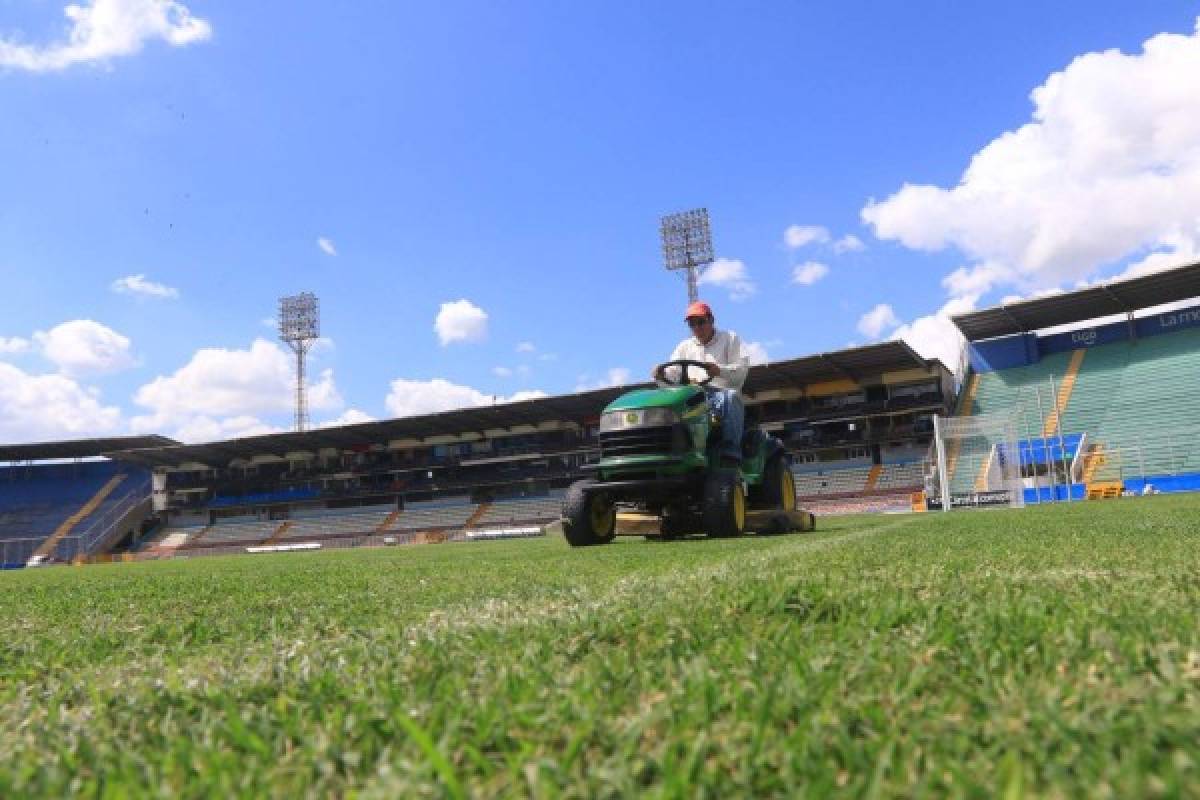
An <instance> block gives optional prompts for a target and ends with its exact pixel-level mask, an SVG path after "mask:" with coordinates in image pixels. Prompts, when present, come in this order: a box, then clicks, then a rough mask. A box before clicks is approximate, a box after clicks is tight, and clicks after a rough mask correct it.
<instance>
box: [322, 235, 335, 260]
mask: <svg viewBox="0 0 1200 800" xmlns="http://www.w3.org/2000/svg"><path fill="white" fill-rule="evenodd" d="M317 247H319V248H321V252H322V253H324V254H325V255H327V256H336V255H337V248H336V247H334V246H333V241H332V240H331V239H326V238H325V237H324V236H320V237H318V238H317Z"/></svg>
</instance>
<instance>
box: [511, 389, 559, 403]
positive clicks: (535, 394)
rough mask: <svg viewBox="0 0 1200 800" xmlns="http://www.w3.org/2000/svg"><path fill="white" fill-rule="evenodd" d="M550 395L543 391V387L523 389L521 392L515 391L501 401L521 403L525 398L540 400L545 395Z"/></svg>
mask: <svg viewBox="0 0 1200 800" xmlns="http://www.w3.org/2000/svg"><path fill="white" fill-rule="evenodd" d="M549 396H550V395H548V394H546V393H545V392H543V391H542V390H541V389H522V390H521V391H519V392H514V393H513V394H511V395H509V396H508V397H507V398H505V399H503V400H502V401H501V402H504V403H520V402H522V401H524V400H540V399H541V398H543V397H549Z"/></svg>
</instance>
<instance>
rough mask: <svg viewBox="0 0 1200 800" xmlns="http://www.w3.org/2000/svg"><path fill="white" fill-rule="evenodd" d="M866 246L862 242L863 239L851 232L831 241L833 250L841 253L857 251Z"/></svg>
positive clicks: (864, 248)
mask: <svg viewBox="0 0 1200 800" xmlns="http://www.w3.org/2000/svg"><path fill="white" fill-rule="evenodd" d="M866 249H867V246H866V245H865V244H863V240H862V239H860V238H858V237H857V236H855V235H854V234H853V233H847V234H846V235H845V236H843V237H842V238H840V239H838V240H837V241H836V242H834V243H833V252H835V253H837V254H838V255H841V254H842V253H857V252H859V251H860V250H866Z"/></svg>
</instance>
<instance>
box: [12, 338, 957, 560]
mask: <svg viewBox="0 0 1200 800" xmlns="http://www.w3.org/2000/svg"><path fill="white" fill-rule="evenodd" d="M630 388H633V387H630V386H621V387H610V388H605V389H598V390H593V391H588V392H582V393H578V394H571V395H564V396H557V397H545V398H539V399H533V400H526V401H521V402H516V403H506V404H499V405H494V406H485V407H479V408H467V409H460V410H454V411H445V412H440V413H435V414H426V415H421V416H414V417H405V418H400V419H392V420H384V421H379V422H368V423H361V424H355V425H347V426H341V427H334V428H324V429H318V430H310V431H304V432H295V433H280V434H271V435H263V436H254V437H247V438H242V439H235V440H229V441H221V442H211V443H204V444H180V443H178V442H174V441H171V440H168V439H164V438H162V437H150V438H147V439H119V440H107V441H105V440H98V441H96V442H93V443H90V444H89V446H84V443H59V444H49V445H23V446H18V447H10V448H7V450H0V458H4V454H5V453H7V454H8V458H7V459H6V460H10V461H21V462H24V463H21V464H14V465H13V466H11V467H9V468H8V472H7V473H6V474H7V475H8V476H9V477H10V478H12V479H13V480H16V479H17V478H18V476H24V478H25V479H26V480H31V479H32V476H34V475H35V474H38V473H39V471H42V470H45V471H47V472H46V475H47V476H49V474H50V473H51V472H52V471H53V470H64V469H65V470H68V472H69V473H70V474H71V475H76V476H78V479H77V480H75V481H71V480H69V479H68V478H66V477H64V479H63V482H62V484H61V485H58V484H56V487H57V488H56V489H55V491H56V492H58V493H57V494H55V495H54V496H53V497H52V498H50V499H49V500H48V502H47V503H45V504H43V505H39V508H44V510H45V511H46V513H47V514H49V513H50V511H49V509H50V507H51V506H53V507H54V508H55V509H56V511H55V512H54V513H55V514H59V515H61V517H62V519H61V520H58V521H54V520H56V519H58V518H57V517H55V518H54V519H50V518H49V517H48V518H47V519H46V520H44V521H41V522H39V526H38V527H37V528H36V529H34V528H30V527H29V526H28V525H26V524H24V523H23V522H21V521H20V520H22V519H24V517H23V516H22V515H26V516H27V515H28V514H29V513H30V512H31V507H32V505H34V504H33V503H32V501H30V502H27V503H25V504H24V505H22V503H23V502H25V501H23V500H22V499H21V498H22V497H33V496H34V494H30V493H29V492H32V491H33V485H32V483H26V484H24V487H25V488H24V489H23V490H22V492H20V493H17V494H15V495H13V496H11V497H7V498H4V500H5V501H6V506H0V508H6V507H7V508H8V509H10V510H11V515H12V516H8V517H0V530H5V531H7V530H12V531H13V532H14V535H13V537H12V538H13V539H17V538H20V539H21V540H22V541H23V545H22V546H23V547H24V549H18V548H16V547H15V546H14V548H13V555H12V556H11V557H6V562H8V563H11V564H13V565H19V564H22V563H27V562H28V561H29V559H31V558H33V557H34V556H35V555H37V554H41V555H42V556H43V557H44V558H45V560H53V561H68V560H72V559H77V558H85V557H87V558H92V557H101V558H103V557H107V556H111V555H113V554H130V555H129V556H126V557H140V558H152V557H181V556H191V555H203V554H213V553H225V552H243V551H245V550H247V549H248V548H254V549H262V548H266V549H289V548H300V547H309V546H313V545H320V546H322V547H330V546H358V545H365V544H401V543H408V542H429V541H446V540H467V539H477V538H494V537H498V536H521V535H531V534H534V533H537V532H539V531H540V529H541V526H544V525H545V524H546V523H547V522H550V521H553V520H556V519H558V517H559V516H560V510H561V502H562V494H563V492H564V490H565V488H566V487H567V486H568V485H569V484H570V483H571V482H572V481H574V480H576V479H578V478H579V477H581V476H582V474H583V473H582V470H581V467H582V466H583V465H585V464H587V463H588V462H589V461H592V460H594V459H596V458H597V457H598V456H599V444H598V436H597V432H598V427H599V416H600V412H601V410H602V409H603V408H604V406H605V405H607V404H608V403H609V402H611V401H612V400H613V399H614V398H616V397H617V396H618V395H619V394H622V393H623V392H625V391H628V390H629V389H630ZM744 395H745V398H746V406H747V419H748V422H750V423H752V424H754V423H757V424H761V425H763V426H764V427H765V428H766V429H768V430H769V431H771V432H772V433H773V434H774V435H776V436H779V437H780V438H781V439H783V441H784V443H785V445H786V446H787V447H788V449H789V450H790V451H791V452H792V454H793V458H794V472H795V476H796V485H797V495H798V496H799V497H800V499H801V501H802V502H803V503H804V504H805V505H806V506H807V507H810V508H815V509H817V510H818V512H819V513H830V512H832V511H847V510H879V509H885V508H887V509H890V508H908V507H909V503H910V500H909V497H910V494H911V492H913V491H914V490H917V489H919V488H920V486H921V484H922V475H923V469H922V461H923V460H924V458H925V455H926V452H927V451H928V449H929V444H930V441H931V436H932V430H933V423H932V418H933V415H935V414H945V413H948V411H949V410H950V409H951V408H952V405H953V403H954V399H955V384H954V380H953V375H952V373H951V372H950V371H949V370H947V369H946V368H945V366H943V365H942V364H941V363H940V362H938V361H928V360H926V359H923V358H921V357H920V356H919V355H917V354H916V353H915V352H914V351H913V350H912V349H911V348H910V347H909V346H908V345H907V344H905V343H903V342H884V343H880V344H873V345H868V346H866V347H858V348H852V349H847V350H842V351H838V352H834V353H822V354H816V355H811V356H805V357H803V358H797V359H791V360H787V361H780V362H776V363H772V364H766V365H760V366H755V367H752V368H751V370H750V374H749V376H748V378H747V381H746V385H745V387H744ZM72 444H77V445H79V446H77V447H74V448H73V449H72V448H71V447H70V445H72ZM60 445H61V447H60ZM56 448H58V449H56ZM101 454H103V455H104V456H105V459H104V460H102V461H90V460H83V459H92V458H94V457H95V456H98V455H101ZM41 459H75V461H73V462H72V463H70V464H67V465H63V464H57V465H39V464H33V463H31V462H33V461H37V460H41ZM71 471H73V472H71ZM55 474H58V473H55ZM64 475H66V473H64ZM115 475H123V476H125V477H124V478H122V481H123V482H126V481H127V482H128V483H125V484H124V485H125V486H126V487H127V488H129V489H133V488H134V487H135V486H136V487H137V489H138V491H139V492H140V494H139V495H138V498H139V499H140V502H141V506H140V508H142V509H144V510H145V515H144V516H143V517H141V518H140V519H138V520H137V524H136V525H132V526H131V525H129V524H127V523H123V524H121V525H115V527H114V530H112V531H109V532H106V533H104V534H103V535H101V533H100V531H99V528H100V527H103V526H99V525H96V526H88V525H85V523H86V520H85V519H79V520H75V522H74V524H73V525H72V526H71V527H70V528H68V529H67V530H66V532H65V533H64V534H63V535H62V536H59V539H60V540H64V539H65V540H66V541H69V544H70V546H69V547H68V546H65V545H62V544H58V545H55V548H56V549H53V550H52V551H50V550H47V547H46V546H43V545H44V542H45V541H47V540H48V538H49V536H50V534H54V533H56V532H57V531H58V526H60V525H62V524H63V522H64V521H65V520H66V519H67V518H68V517H70V516H71V515H73V514H75V513H76V512H79V511H84V510H88V509H89V508H90V506H89V504H90V503H91V502H92V501H93V499H94V497H95V496H96V495H97V494H98V493H99V492H100V491H101V489H103V488H104V487H105V486H107V483H106V481H107V480H108V478H107V477H106V476H115ZM68 484H71V485H70V486H69V487H68ZM76 484H77V485H76ZM39 491H40V490H39ZM109 492H110V494H113V493H115V492H114V491H113V490H112V489H110V490H109ZM126 494H129V492H127V491H124V490H123V492H122V495H121V496H122V497H124V496H125V495H126ZM107 496H108V495H105V497H107ZM102 500H103V498H102ZM38 502H39V503H40V502H41V501H38ZM102 504H103V503H101V505H102ZM97 513H99V512H98V510H96V509H92V510H90V511H88V514H90V515H93V516H94V515H95V514H97ZM87 516H88V515H87V514H85V517H87ZM110 516H111V513H110ZM106 519H107V518H106ZM4 520H8V521H4ZM109 521H110V522H112V521H113V520H111V519H110V520H109ZM9 522H12V523H13V524H11V525H10V524H9ZM52 523H53V524H52ZM81 526H83V527H81ZM93 527H94V528H95V530H94V531H93V532H92V533H90V534H88V535H87V536H80V535H76V533H77V532H78V531H82V530H89V531H92V530H93ZM117 529H119V530H117ZM45 531H49V534H45V535H43V533H44V532H45ZM17 533H20V534H21V535H19V536H18V535H17ZM6 535H7V534H6ZM39 536H40V537H41V539H40V540H39V541H36V542H31V541H29V540H31V539H36V538H37V537H39Z"/></svg>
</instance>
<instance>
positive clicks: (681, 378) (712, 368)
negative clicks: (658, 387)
mask: <svg viewBox="0 0 1200 800" xmlns="http://www.w3.org/2000/svg"><path fill="white" fill-rule="evenodd" d="M671 367H675V368H676V369H678V370H679V372H678V377H677V378H675V379H674V380H670V379H668V378H667V369H669V368H671ZM691 367H696V368H698V369H702V370H704V371H705V372H706V373H707V377H704V378H702V379H700V380H692V378H691V374H690V372H689V369H690V368H691ZM720 374H721V368H720V367H718V366H717V365H716V364H712V363H710V362H707V361H693V360H691V359H678V360H675V361H664V362H663V363H662V364H659V365H658V366H657V367H655V368H654V371H653V372H652V375H653V377H654V380H656V381H658V382H659V383H664V384H666V385H668V386H686V385H689V384H695V385H696V386H704V385H706V384H707V383H708V382H709V381H711V380H712V379H713V378H715V377H717V376H718V375H720Z"/></svg>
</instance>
